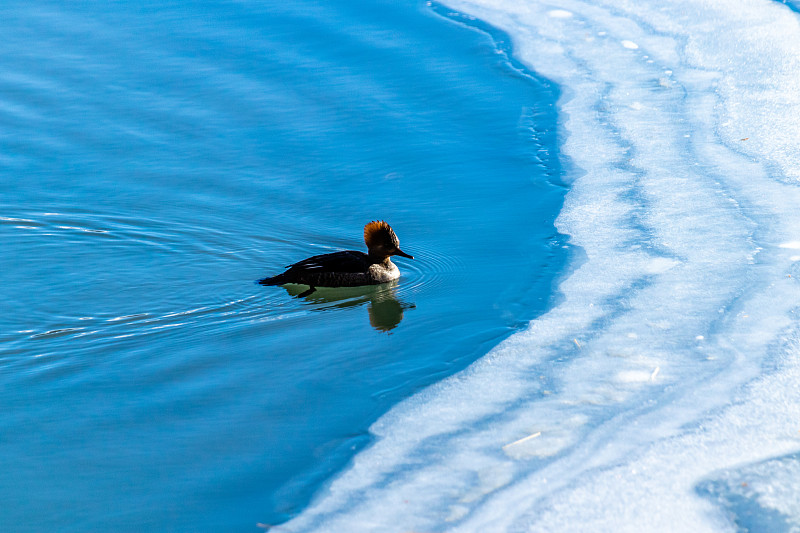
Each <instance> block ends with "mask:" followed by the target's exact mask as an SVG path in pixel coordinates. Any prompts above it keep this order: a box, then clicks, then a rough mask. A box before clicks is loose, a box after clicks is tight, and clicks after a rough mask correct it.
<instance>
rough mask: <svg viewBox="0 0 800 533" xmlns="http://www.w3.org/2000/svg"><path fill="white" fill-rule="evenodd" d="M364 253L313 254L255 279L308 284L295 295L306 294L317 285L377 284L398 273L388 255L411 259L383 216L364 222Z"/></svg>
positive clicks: (274, 282)
mask: <svg viewBox="0 0 800 533" xmlns="http://www.w3.org/2000/svg"><path fill="white" fill-rule="evenodd" d="M364 242H365V243H366V244H367V250H368V252H367V253H364V252H357V251H355V250H345V251H342V252H334V253H332V254H322V255H315V256H314V257H309V258H308V259H304V260H303V261H300V262H298V263H295V264H293V265H289V266H287V267H286V269H287V270H286V272H284V273H283V274H278V275H277V276H273V277H271V278H264V279H261V280H259V281H258V282H259V283H260V284H261V285H283V284H285V283H300V284H303V285H308V286H309V287H310V288H309V289H308V290H307V291H305V292H304V293H302V294H300V295H299V296H303V297H305V296H308V295H309V294H311V293H312V292H314V291H315V290H316V289H317V287H318V286H319V287H357V286H359V285H377V284H379V283H386V282H387V281H392V280H395V279H397V278H399V277H400V271H399V270H398V269H397V267H396V266H395V264H394V263H392V260H391V257H392V256H393V255H400V256H402V257H408V258H409V259H414V256H413V255H409V254H407V253H405V252H404V251H402V250H401V249H400V240H399V239H398V238H397V235H395V233H394V230H392V228H391V226H389V224H387V223H386V222H384V221H383V220H373V221H372V222H370V223H369V224H367V225H366V226H364Z"/></svg>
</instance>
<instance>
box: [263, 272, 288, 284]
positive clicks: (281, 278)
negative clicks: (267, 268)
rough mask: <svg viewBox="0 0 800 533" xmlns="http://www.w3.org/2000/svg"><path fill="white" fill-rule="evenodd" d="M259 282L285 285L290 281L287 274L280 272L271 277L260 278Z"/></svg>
mask: <svg viewBox="0 0 800 533" xmlns="http://www.w3.org/2000/svg"><path fill="white" fill-rule="evenodd" d="M258 283H259V284H261V285H283V284H284V283H289V280H288V279H286V274H278V275H277V276H272V277H271V278H264V279H260V280H258Z"/></svg>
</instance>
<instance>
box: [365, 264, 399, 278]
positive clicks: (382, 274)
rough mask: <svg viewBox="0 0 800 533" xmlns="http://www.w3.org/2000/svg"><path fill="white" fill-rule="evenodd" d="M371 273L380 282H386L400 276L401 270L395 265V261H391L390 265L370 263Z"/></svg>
mask: <svg viewBox="0 0 800 533" xmlns="http://www.w3.org/2000/svg"><path fill="white" fill-rule="evenodd" d="M369 274H370V276H372V278H373V279H375V280H376V281H377V282H378V283H386V282H387V281H392V280H395V279H397V278H399V277H400V270H399V269H398V268H397V266H395V264H394V263H392V262H391V261H389V266H388V267H385V266H383V265H370V266H369Z"/></svg>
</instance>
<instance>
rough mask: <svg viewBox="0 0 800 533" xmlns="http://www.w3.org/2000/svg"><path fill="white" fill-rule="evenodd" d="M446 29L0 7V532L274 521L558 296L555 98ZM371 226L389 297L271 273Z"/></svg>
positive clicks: (348, 19)
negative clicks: (378, 430) (395, 276)
mask: <svg viewBox="0 0 800 533" xmlns="http://www.w3.org/2000/svg"><path fill="white" fill-rule="evenodd" d="M437 12H438V13H440V14H437ZM441 13H446V10H444V9H442V8H438V7H436V6H433V7H431V6H427V5H425V4H423V3H418V2H417V3H408V2H390V1H381V0H372V1H361V0H355V1H354V0H334V1H330V2H324V3H321V2H313V1H292V2H272V1H268V2H246V1H243V2H201V1H187V2H135V3H128V2H105V1H103V2H100V1H92V2H79V3H78V2H76V3H73V2H47V1H42V2H35V3H30V2H16V1H13V2H4V3H3V4H2V6H0V20H2V21H3V22H2V28H3V38H2V39H0V217H2V218H0V242H1V243H2V253H0V287H2V288H0V298H2V309H3V313H2V315H1V316H0V406H1V407H2V411H0V472H2V474H0V501H2V502H3V503H2V509H0V530H3V531H48V530H50V531H210V532H211V531H214V532H217V531H243V530H244V531H247V530H254V529H255V524H256V523H257V522H262V523H278V522H281V521H282V520H285V519H286V518H287V517H288V516H290V515H292V514H293V513H296V512H297V511H298V510H300V509H301V508H302V506H303V505H305V504H306V503H307V501H308V499H309V498H310V497H311V496H312V495H313V492H314V491H315V490H318V489H319V488H320V486H321V484H323V483H324V482H325V480H326V479H328V478H329V477H330V475H331V474H333V473H334V472H335V471H336V470H337V469H339V468H341V467H342V466H343V465H344V464H346V462H347V461H348V459H349V458H350V457H351V456H352V454H353V453H354V452H355V451H357V450H358V449H360V448H361V447H363V446H365V445H367V444H368V443H369V435H368V427H369V425H370V424H371V423H372V422H373V421H374V420H375V419H376V418H377V417H378V416H380V415H381V414H382V413H384V412H385V411H386V410H387V409H389V408H390V407H391V406H392V405H393V404H395V403H397V402H398V401H400V400H401V399H403V398H405V397H407V396H409V395H410V394H413V393H414V392H415V391H417V390H419V389H420V388H422V387H424V386H425V385H427V384H430V383H432V382H434V381H436V380H438V379H441V378H442V377H444V376H447V375H449V374H452V373H453V372H455V371H457V370H459V369H461V368H463V367H464V366H465V365H467V364H469V363H470V362H471V361H473V360H475V359H476V358H477V357H479V356H481V355H482V354H484V353H486V351H487V350H489V349H490V348H491V347H492V346H493V345H495V344H496V343H497V342H498V341H499V340H500V339H502V338H504V337H506V336H507V335H509V334H510V333H512V332H513V331H515V329H517V328H519V327H520V325H522V324H524V323H525V322H526V321H527V320H529V319H530V318H532V317H533V316H535V315H537V314H538V313H540V312H541V311H542V310H544V309H545V308H546V307H548V306H549V304H550V299H551V289H552V284H553V280H554V278H555V276H557V275H558V273H559V271H560V269H561V268H562V266H563V264H564V253H563V250H562V246H563V243H562V242H561V238H560V237H559V236H558V235H557V234H556V233H555V230H554V228H553V224H552V221H553V219H554V217H555V215H556V214H557V212H558V210H559V209H560V206H561V201H562V197H563V193H564V190H563V187H561V186H560V185H559V184H558V174H559V169H558V163H557V154H556V138H555V119H556V117H555V114H554V100H555V98H556V97H557V93H556V89H555V87H553V86H552V85H551V84H549V83H547V82H545V81H543V80H539V79H535V78H532V77H530V76H527V75H526V74H524V73H521V72H520V71H518V69H517V67H516V66H514V65H512V64H511V63H509V60H508V57H507V55H506V54H505V53H503V52H502V49H503V46H505V45H503V46H500V50H499V49H498V47H497V46H496V44H495V42H494V41H493V39H492V38H491V37H490V36H489V35H488V34H487V33H486V31H487V30H488V28H480V26H476V27H468V26H465V25H462V24H460V23H456V22H453V21H452V20H448V19H447V18H444V17H442V16H441ZM475 24H478V23H475ZM476 28H478V29H476ZM495 37H499V35H495ZM373 219H385V220H387V221H388V222H390V223H391V224H392V226H393V227H394V229H395V230H396V232H397V234H398V236H399V237H400V240H401V244H402V247H403V249H404V250H405V251H407V252H409V253H411V254H413V255H415V256H416V258H417V259H415V260H414V261H411V260H405V259H402V258H400V259H398V260H397V264H398V265H399V267H400V269H401V272H402V273H403V277H402V278H401V279H400V280H399V282H398V283H397V284H396V285H394V286H381V287H377V288H376V287H373V288H367V289H355V290H349V291H341V290H340V291H335V290H327V291H320V292H319V293H316V294H314V295H312V296H310V297H308V298H297V297H293V296H292V295H290V294H288V293H287V291H286V290H284V289H281V288H279V287H261V286H258V285H256V284H254V280H256V279H257V278H260V277H263V276H265V275H269V274H274V273H277V272H279V271H281V269H282V267H283V266H284V265H287V264H289V263H291V262H294V261H296V260H299V259H302V258H304V257H306V256H309V255H313V254H317V253H322V252H326V251H333V250H337V249H342V248H354V249H362V248H363V242H362V240H361V239H362V237H361V233H362V228H363V225H364V224H365V223H366V222H368V221H370V220H373ZM294 293H295V294H296V293H297V291H295V292H294Z"/></svg>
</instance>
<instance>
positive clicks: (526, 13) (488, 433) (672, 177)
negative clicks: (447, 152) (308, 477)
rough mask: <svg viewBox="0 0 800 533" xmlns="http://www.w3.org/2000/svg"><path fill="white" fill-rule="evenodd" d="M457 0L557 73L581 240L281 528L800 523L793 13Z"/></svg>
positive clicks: (692, 4) (798, 28)
mask: <svg viewBox="0 0 800 533" xmlns="http://www.w3.org/2000/svg"><path fill="white" fill-rule="evenodd" d="M447 4H448V6H450V7H451V8H452V9H455V10H458V12H459V13H461V14H468V16H471V17H477V18H479V19H481V20H483V21H486V22H488V23H489V24H492V25H494V26H496V27H498V28H500V29H502V30H503V31H505V32H508V33H509V34H510V35H511V36H512V37H513V40H514V47H515V54H516V55H517V57H518V58H519V59H520V60H522V61H523V62H525V63H526V64H528V65H529V66H530V67H532V68H533V69H535V70H536V71H537V72H539V73H541V74H542V75H544V76H546V77H548V78H550V79H552V80H554V81H555V82H557V83H559V84H560V85H561V87H562V89H563V93H562V97H561V100H560V102H559V107H560V111H561V129H562V135H563V149H562V152H563V153H564V154H565V156H566V157H568V158H569V166H568V167H567V168H570V169H572V170H569V171H568V173H567V175H566V176H565V179H566V180H567V181H568V182H569V183H570V184H571V191H570V192H569V194H568V196H567V199H566V203H565V207H564V210H563V212H562V213H561V215H560V216H559V218H558V220H557V227H558V230H559V231H560V232H562V233H565V234H568V235H570V239H571V243H572V244H573V245H575V246H577V247H580V249H581V250H582V252H583V254H582V255H581V257H580V259H579V260H578V261H577V262H576V264H574V265H573V268H572V270H571V272H570V274H569V275H568V276H567V277H566V278H565V279H564V281H563V282H562V283H561V284H560V287H559V291H560V293H561V295H562V298H561V300H560V302H559V303H558V304H557V305H556V306H555V307H554V308H553V309H552V310H550V311H549V312H548V313H546V314H545V315H543V316H541V317H540V318H537V319H536V320H534V321H533V322H532V323H531V324H530V327H529V328H528V329H527V330H526V331H524V332H521V333H519V334H517V335H514V336H513V337H511V338H509V339H508V340H507V341H505V342H503V343H502V344H501V345H500V346H498V347H497V348H496V349H495V350H493V351H492V352H491V353H490V354H488V355H487V356H486V357H484V358H483V359H482V360H480V361H478V362H477V363H475V364H474V365H472V366H471V367H470V368H468V369H467V370H465V371H464V372H462V373H460V374H457V375H455V376H453V377H451V378H449V379H447V380H445V381H443V382H441V383H439V384H437V385H436V386H433V387H431V388H429V389H427V390H425V391H424V392H422V393H420V394H418V395H417V396H415V397H413V398H411V399H410V400H408V401H406V402H404V403H403V404H401V405H400V406H398V407H396V408H395V409H394V410H393V411H391V412H390V413H389V414H387V415H386V416H384V417H383V418H382V419H381V420H379V421H378V422H377V423H376V424H375V425H374V426H373V427H372V433H373V434H374V436H375V442H374V444H373V445H372V446H371V447H370V448H369V449H367V450H365V451H364V452H362V453H360V454H359V455H358V456H356V458H355V460H354V461H353V463H352V464H351V466H350V467H349V468H348V470H346V471H345V472H344V473H343V474H342V475H341V476H339V477H338V478H337V479H336V480H334V481H333V482H332V483H331V484H330V486H329V487H327V488H325V489H324V490H323V491H321V493H320V494H319V495H318V497H317V499H316V500H315V502H314V503H313V504H312V505H311V506H310V508H309V509H307V511H306V512H305V513H303V514H302V515H301V516H299V517H297V518H296V519H294V520H293V521H291V522H289V523H287V524H284V526H283V527H285V528H286V529H287V530H289V531H308V530H320V531H442V530H448V531H451V530H452V531H569V530H582V531H695V532H698V531H722V530H734V529H736V528H737V527H738V528H749V529H751V530H767V529H769V530H772V531H774V530H786V531H789V530H795V531H796V530H798V529H800V508H798V504H797V501H800V497H798V496H799V495H800V477H798V476H797V475H796V473H797V471H798V469H800V463H799V462H798V455H797V452H798V450H800V387H798V383H799V382H800V359H798V355H799V354H800V349H799V348H800V345H799V344H798V339H800V336H799V335H798V326H799V325H800V324H799V323H798V317H797V307H798V304H799V303H800V285H798V278H800V209H798V206H800V187H799V186H800V166H797V164H796V162H797V161H798V160H799V159H798V156H799V155H800V153H799V152H800V150H799V149H798V146H799V145H798V143H797V139H798V138H799V137H800V135H799V134H800V131H798V130H800V92H798V91H797V88H798V87H800V20H798V17H797V15H796V14H795V13H793V12H792V11H791V10H790V9H788V8H787V7H786V6H784V5H782V4H780V3H776V2H768V1H766V0H747V1H737V2H733V1H724V0H723V1H719V0H715V1H711V0H691V1H689V0H686V1H680V0H676V1H673V2H667V3H664V2H656V1H654V0H648V1H642V0H636V1H633V0H631V1H625V0H614V1H613V2H611V1H602V0H598V1H586V2H583V1H570V0H564V1H558V2H553V3H550V2H546V1H544V2H533V1H531V2H515V1H511V0H467V1H461V0H448V2H447ZM460 16H465V15H459V14H457V13H453V14H452V18H454V19H457V18H458V17H460ZM521 179H522V177H521Z"/></svg>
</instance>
